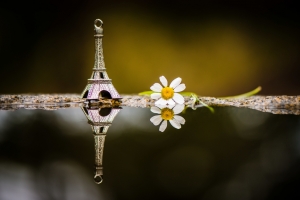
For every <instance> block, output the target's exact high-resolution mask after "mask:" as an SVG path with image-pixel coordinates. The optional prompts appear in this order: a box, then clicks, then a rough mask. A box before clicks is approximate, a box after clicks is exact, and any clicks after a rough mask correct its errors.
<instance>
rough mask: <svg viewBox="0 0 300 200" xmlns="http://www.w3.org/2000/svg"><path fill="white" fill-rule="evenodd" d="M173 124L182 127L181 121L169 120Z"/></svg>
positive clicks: (175, 126) (178, 127)
mask: <svg viewBox="0 0 300 200" xmlns="http://www.w3.org/2000/svg"><path fill="white" fill-rule="evenodd" d="M169 121H170V123H171V125H172V126H173V127H174V128H177V129H180V128H181V125H180V123H179V122H177V121H176V120H172V119H171V120H169Z"/></svg>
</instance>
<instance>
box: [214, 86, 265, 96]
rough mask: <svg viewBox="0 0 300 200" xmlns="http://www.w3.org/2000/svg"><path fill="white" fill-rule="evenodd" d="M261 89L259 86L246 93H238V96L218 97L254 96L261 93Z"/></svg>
mask: <svg viewBox="0 0 300 200" xmlns="http://www.w3.org/2000/svg"><path fill="white" fill-rule="evenodd" d="M260 91H261V87H260V86H258V87H257V88H255V89H254V90H252V91H250V92H247V93H244V94H240V95H236V96H230V97H218V98H220V99H241V98H246V97H250V96H253V95H255V94H257V93H259V92H260Z"/></svg>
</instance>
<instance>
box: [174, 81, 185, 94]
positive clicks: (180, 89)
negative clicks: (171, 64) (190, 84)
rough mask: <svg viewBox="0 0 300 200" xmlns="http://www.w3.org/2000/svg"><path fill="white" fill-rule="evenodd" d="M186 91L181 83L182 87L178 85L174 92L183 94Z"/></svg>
mask: <svg viewBox="0 0 300 200" xmlns="http://www.w3.org/2000/svg"><path fill="white" fill-rule="evenodd" d="M184 89H185V84H184V83H181V84H180V85H178V86H177V87H176V88H174V92H181V91H183V90H184Z"/></svg>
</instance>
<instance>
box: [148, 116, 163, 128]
mask: <svg viewBox="0 0 300 200" xmlns="http://www.w3.org/2000/svg"><path fill="white" fill-rule="evenodd" d="M161 120H162V118H161V116H160V115H155V116H153V117H151V118H150V121H151V122H152V123H153V124H154V125H155V126H157V125H158V124H159V123H160V122H161Z"/></svg>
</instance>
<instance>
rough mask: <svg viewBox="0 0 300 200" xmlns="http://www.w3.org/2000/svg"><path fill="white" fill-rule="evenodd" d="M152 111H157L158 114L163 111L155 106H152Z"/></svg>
mask: <svg viewBox="0 0 300 200" xmlns="http://www.w3.org/2000/svg"><path fill="white" fill-rule="evenodd" d="M150 110H151V112H153V113H157V114H160V113H161V110H160V109H159V108H158V107H155V106H153V107H151V109H150Z"/></svg>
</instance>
